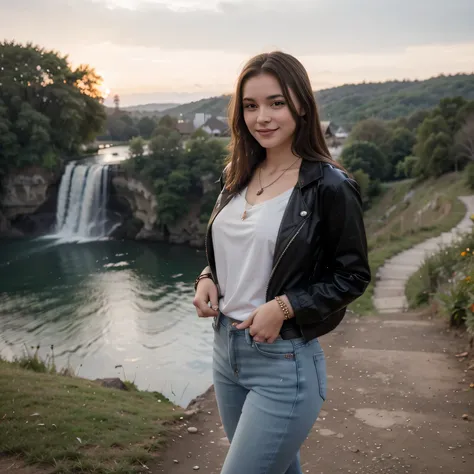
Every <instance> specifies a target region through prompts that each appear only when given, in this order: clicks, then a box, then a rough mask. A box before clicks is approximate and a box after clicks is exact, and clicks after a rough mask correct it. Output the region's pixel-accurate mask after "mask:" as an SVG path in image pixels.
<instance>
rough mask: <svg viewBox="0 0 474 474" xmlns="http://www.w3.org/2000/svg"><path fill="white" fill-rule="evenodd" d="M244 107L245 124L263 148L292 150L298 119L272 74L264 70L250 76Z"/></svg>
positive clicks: (243, 97)
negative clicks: (296, 120)
mask: <svg viewBox="0 0 474 474" xmlns="http://www.w3.org/2000/svg"><path fill="white" fill-rule="evenodd" d="M289 93H290V97H291V100H292V101H293V104H294V106H295V108H296V110H299V109H300V107H299V104H298V101H297V99H296V97H295V96H294V94H293V92H292V91H291V89H289ZM242 106H243V111H244V120H245V124H246V125H247V128H248V130H249V132H250V133H251V135H252V136H253V137H254V138H255V139H256V140H257V141H258V143H259V144H260V145H261V146H262V147H263V148H266V149H269V148H287V147H288V148H290V149H291V144H292V141H293V135H294V133H295V129H296V122H295V120H294V118H293V115H292V113H291V110H290V107H289V105H288V104H287V101H286V99H285V97H284V95H283V91H282V90H281V87H280V84H279V83H278V80H277V79H276V78H275V77H274V76H273V75H271V74H265V73H262V74H258V75H257V76H253V77H251V78H249V79H248V80H247V81H246V82H245V83H244V86H243V89H242Z"/></svg>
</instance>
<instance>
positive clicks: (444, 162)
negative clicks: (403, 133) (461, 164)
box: [414, 114, 453, 178]
mask: <svg viewBox="0 0 474 474" xmlns="http://www.w3.org/2000/svg"><path fill="white" fill-rule="evenodd" d="M451 144H452V138H451V136H450V128H449V126H448V124H447V123H446V120H445V119H444V118H443V116H442V115H441V114H435V115H433V116H432V117H428V118H426V119H425V120H424V121H423V123H422V124H421V125H420V127H419V128H418V133H417V137H416V145H415V148H414V151H415V155H416V156H417V157H419V161H418V163H417V168H416V174H417V176H421V177H425V178H426V177H430V176H434V177H437V176H441V175H442V174H443V173H446V172H448V171H450V170H452V168H453V165H452V160H451V159H450V148H451Z"/></svg>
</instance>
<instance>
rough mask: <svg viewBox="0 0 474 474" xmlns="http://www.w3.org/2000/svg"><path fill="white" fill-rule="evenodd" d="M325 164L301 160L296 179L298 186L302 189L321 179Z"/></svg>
mask: <svg viewBox="0 0 474 474" xmlns="http://www.w3.org/2000/svg"><path fill="white" fill-rule="evenodd" d="M325 164H326V163H325V162H323V161H310V160H305V159H304V158H303V161H302V163H301V166H300V172H299V177H298V183H299V185H300V186H301V187H302V188H303V187H305V186H308V185H309V184H311V183H313V182H314V181H317V180H319V179H320V178H322V176H323V166H324V165H325Z"/></svg>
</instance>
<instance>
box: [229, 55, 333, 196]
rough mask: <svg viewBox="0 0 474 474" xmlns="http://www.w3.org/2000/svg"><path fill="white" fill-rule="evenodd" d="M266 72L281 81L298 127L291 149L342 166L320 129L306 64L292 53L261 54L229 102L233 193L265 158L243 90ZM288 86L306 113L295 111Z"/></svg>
mask: <svg viewBox="0 0 474 474" xmlns="http://www.w3.org/2000/svg"><path fill="white" fill-rule="evenodd" d="M262 73H266V74H271V75H273V76H274V77H275V78H276V79H277V80H278V82H279V84H280V87H281V90H282V92H283V96H284V97H285V99H286V101H287V103H288V105H289V107H290V110H291V114H292V115H293V118H294V120H295V122H296V130H295V134H294V137H293V143H292V145H291V149H292V152H293V153H294V154H295V155H296V156H299V157H301V158H303V159H306V160H310V161H325V162H327V163H331V164H332V165H334V166H336V167H337V168H342V167H341V166H340V165H339V164H338V163H337V162H336V161H334V160H333V159H332V158H331V154H330V153H329V149H328V147H327V144H326V140H325V139H324V135H323V132H322V130H321V121H320V120H319V113H318V109H317V106H316V101H315V98H314V95H313V91H312V90H311V83H310V80H309V77H308V73H307V72H306V70H305V68H304V66H303V65H302V64H301V63H300V62H299V61H298V60H297V59H296V58H295V57H293V56H291V55H289V54H286V53H283V52H281V51H274V52H272V53H265V54H259V55H257V56H255V57H253V58H251V59H250V60H249V61H248V62H247V64H246V65H245V66H244V68H243V70H242V72H241V74H240V76H239V79H238V81H237V87H236V91H235V94H234V95H233V97H232V100H231V102H230V104H229V124H230V129H231V134H232V137H231V141H230V144H229V150H230V153H229V156H228V158H227V167H226V173H225V174H226V180H225V181H226V188H227V189H228V190H229V191H230V192H237V191H240V190H241V189H242V188H243V187H244V186H245V185H246V184H247V183H248V181H249V180H250V178H251V176H252V173H253V171H254V170H255V168H256V166H257V165H258V164H259V163H261V162H262V161H263V160H264V159H265V148H263V147H262V146H261V145H260V144H259V143H258V142H257V140H255V138H254V137H253V136H252V135H251V134H250V132H249V130H248V128H247V125H246V124H245V120H244V114H243V104H242V91H243V87H244V84H245V82H246V81H247V80H248V79H250V78H251V77H255V76H258V75H259V74H262ZM288 89H291V90H292V92H293V93H294V94H295V96H296V98H297V99H298V102H299V104H300V106H301V108H302V111H303V112H304V113H303V114H302V115H300V114H299V113H298V111H297V110H296V107H295V104H294V103H293V101H292V100H291V97H290V94H289V91H288Z"/></svg>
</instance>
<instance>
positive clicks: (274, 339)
mask: <svg viewBox="0 0 474 474" xmlns="http://www.w3.org/2000/svg"><path fill="white" fill-rule="evenodd" d="M277 337H278V336H272V337H269V338H268V339H267V341H266V342H267V343H268V344H273V343H274V342H275V341H276V339H277Z"/></svg>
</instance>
